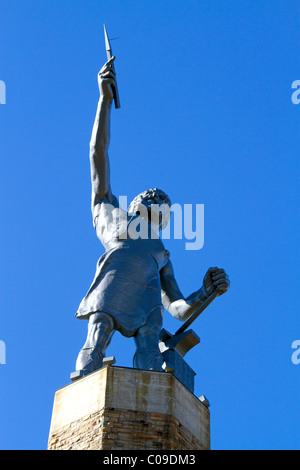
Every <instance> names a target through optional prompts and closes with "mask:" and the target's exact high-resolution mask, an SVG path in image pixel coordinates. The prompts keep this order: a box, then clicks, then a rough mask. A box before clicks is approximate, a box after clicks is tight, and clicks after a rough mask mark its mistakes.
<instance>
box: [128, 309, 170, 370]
mask: <svg viewBox="0 0 300 470" xmlns="http://www.w3.org/2000/svg"><path fill="white" fill-rule="evenodd" d="M156 317H157V318H156ZM160 330H161V310H160V308H159V309H157V311H156V312H155V313H154V315H152V316H151V317H150V318H149V322H148V323H147V324H146V325H144V326H142V327H141V328H139V330H138V331H137V333H136V335H135V337H134V340H135V344H136V353H135V355H134V358H133V366H134V367H135V368H137V369H146V370H158V371H162V370H163V369H162V365H163V363H164V360H163V357H162V355H161V352H160V350H159V347H158V342H159V333H160Z"/></svg>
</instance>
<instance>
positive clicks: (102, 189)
mask: <svg viewBox="0 0 300 470" xmlns="http://www.w3.org/2000/svg"><path fill="white" fill-rule="evenodd" d="M114 60H115V57H112V58H111V59H110V60H108V61H107V62H106V64H105V65H104V66H103V67H102V69H101V70H100V72H99V74H98V84H99V91H100V99H99V102H98V107H97V113H96V118H95V122H94V126H93V131H92V136H91V141H90V165H91V180H92V212H93V213H94V210H95V207H96V206H97V204H99V202H101V201H105V202H108V203H110V202H111V201H112V198H113V195H112V192H111V186H110V171H109V160H108V146H109V140H110V112H111V106H112V101H113V86H114V84H115V72H114V70H113V67H112V64H113V62H114Z"/></svg>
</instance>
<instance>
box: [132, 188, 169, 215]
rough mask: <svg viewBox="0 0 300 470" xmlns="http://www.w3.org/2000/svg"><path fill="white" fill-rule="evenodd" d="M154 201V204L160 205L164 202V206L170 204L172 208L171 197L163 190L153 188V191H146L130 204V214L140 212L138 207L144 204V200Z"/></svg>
mask: <svg viewBox="0 0 300 470" xmlns="http://www.w3.org/2000/svg"><path fill="white" fill-rule="evenodd" d="M148 199H152V200H153V204H158V203H160V204H161V202H160V201H163V204H168V205H169V206H170V207H171V205H172V204H171V200H170V198H169V196H168V195H167V194H166V193H165V192H164V191H162V190H161V189H157V188H152V189H147V191H144V192H143V193H140V194H138V195H137V196H136V197H135V198H134V199H133V201H132V202H131V203H130V206H129V208H128V212H130V213H135V212H137V211H138V207H139V205H140V204H142V203H143V200H148Z"/></svg>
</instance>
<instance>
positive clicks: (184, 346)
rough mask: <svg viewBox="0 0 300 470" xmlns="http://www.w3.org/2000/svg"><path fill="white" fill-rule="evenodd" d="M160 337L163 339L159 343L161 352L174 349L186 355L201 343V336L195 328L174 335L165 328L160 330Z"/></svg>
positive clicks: (182, 355) (181, 354)
mask: <svg viewBox="0 0 300 470" xmlns="http://www.w3.org/2000/svg"><path fill="white" fill-rule="evenodd" d="M159 339H160V341H161V343H159V349H160V351H161V352H163V351H166V350H167V349H174V350H175V351H177V352H178V353H179V354H180V356H181V357H184V356H185V355H186V353H187V352H188V351H189V350H190V349H192V348H193V347H194V346H196V345H197V344H199V343H200V338H199V336H197V335H196V333H195V332H194V331H193V330H188V331H184V332H183V333H180V334H178V335H174V336H173V335H171V333H169V332H168V331H167V330H165V329H164V328H163V329H162V330H161V332H160V337H159Z"/></svg>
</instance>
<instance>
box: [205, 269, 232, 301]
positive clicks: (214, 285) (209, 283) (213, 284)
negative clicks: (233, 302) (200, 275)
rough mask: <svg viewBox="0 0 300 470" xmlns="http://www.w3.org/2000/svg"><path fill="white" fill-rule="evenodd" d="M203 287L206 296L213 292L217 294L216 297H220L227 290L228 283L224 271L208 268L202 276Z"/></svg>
mask: <svg viewBox="0 0 300 470" xmlns="http://www.w3.org/2000/svg"><path fill="white" fill-rule="evenodd" d="M203 286H204V288H205V291H206V294H207V295H210V294H212V293H213V292H214V291H215V290H217V291H218V292H219V294H218V295H222V294H224V293H225V292H226V291H227V290H228V289H229V286H230V281H229V278H228V276H227V274H226V273H225V271H224V269H222V268H221V269H220V268H209V270H208V271H207V273H206V274H205V276H204V279H203Z"/></svg>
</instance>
